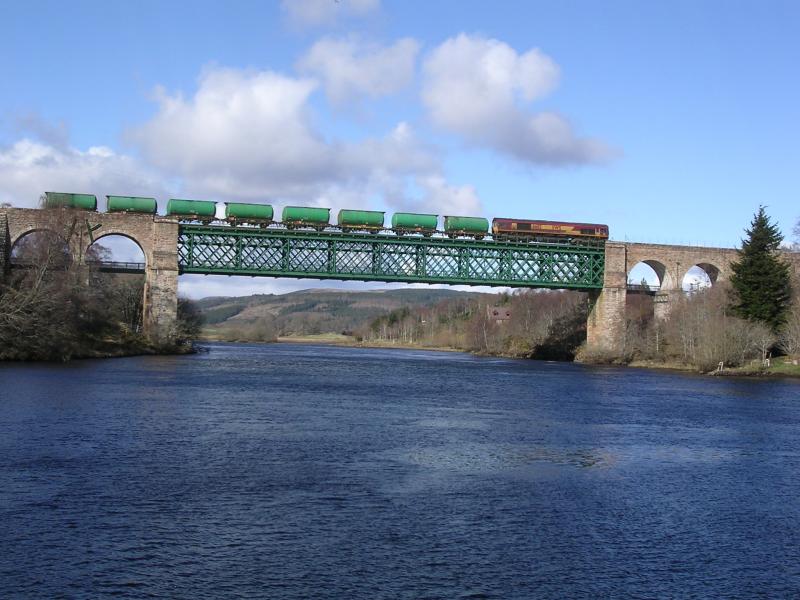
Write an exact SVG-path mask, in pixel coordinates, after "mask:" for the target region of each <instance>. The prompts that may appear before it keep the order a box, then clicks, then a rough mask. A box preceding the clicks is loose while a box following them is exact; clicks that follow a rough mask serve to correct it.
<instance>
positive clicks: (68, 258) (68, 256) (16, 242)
mask: <svg viewBox="0 0 800 600" xmlns="http://www.w3.org/2000/svg"><path fill="white" fill-rule="evenodd" d="M37 234H46V235H52V236H53V237H55V238H57V239H58V240H60V242H61V243H62V244H63V251H64V257H65V263H64V264H65V265H69V264H70V263H71V262H72V261H73V260H74V254H75V252H74V248H73V247H71V245H70V243H69V240H68V239H66V238H65V237H64V236H63V235H61V234H60V233H59V232H58V231H55V230H54V229H51V228H49V227H41V226H35V227H28V228H26V229H24V230H22V231H19V232H17V233H16V235H14V236H13V237H11V239H10V240H9V245H8V258H9V260H10V261H11V262H12V263H13V262H14V259H15V252H16V251H17V250H19V248H20V247H21V246H20V244H21V242H22V241H23V240H24V239H25V238H28V237H29V236H32V235H37Z"/></svg>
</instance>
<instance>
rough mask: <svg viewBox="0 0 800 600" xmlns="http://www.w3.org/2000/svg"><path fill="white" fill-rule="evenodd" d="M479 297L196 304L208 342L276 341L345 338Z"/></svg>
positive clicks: (423, 293) (351, 295)
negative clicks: (392, 318) (399, 314)
mask: <svg viewBox="0 0 800 600" xmlns="http://www.w3.org/2000/svg"><path fill="white" fill-rule="evenodd" d="M482 295H484V294H480V293H476V292H460V291H456V290H449V289H435V288H434V289H420V288H408V289H400V290H376V291H346V290H345V291H342V290H319V289H310V290H302V291H299V292H292V293H289V294H280V295H276V294H256V295H253V296H240V297H213V298H204V299H203V300H199V301H197V306H198V308H199V310H200V313H201V317H202V319H203V322H204V328H203V331H204V336H205V337H207V338H209V339H228V340H256V341H257V340H263V341H267V340H270V339H274V338H275V337H277V336H304V335H319V334H326V333H336V334H340V333H345V332H350V331H353V330H355V329H357V328H359V327H361V326H363V325H366V324H369V323H370V322H372V321H373V320H374V319H376V318H377V317H380V316H383V315H385V314H387V313H389V312H391V311H393V310H397V309H399V308H403V307H408V308H415V307H420V306H433V305H435V304H438V303H440V302H442V301H445V300H451V299H457V298H464V299H466V298H477V297H480V296H482Z"/></svg>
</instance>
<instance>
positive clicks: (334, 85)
mask: <svg viewBox="0 0 800 600" xmlns="http://www.w3.org/2000/svg"><path fill="white" fill-rule="evenodd" d="M418 52H419V44H418V43H417V42H416V41H415V40H413V39H411V38H403V39H401V40H398V41H397V42H395V43H394V44H393V45H391V46H386V47H382V46H379V45H377V44H368V43H363V42H360V41H358V40H356V39H355V38H349V39H331V38H324V39H322V40H319V41H318V42H316V43H315V44H314V45H313V46H312V47H311V48H310V50H309V51H308V52H307V53H306V54H305V56H303V58H301V59H300V61H299V62H298V65H297V66H298V69H299V70H300V71H301V72H302V73H309V74H313V75H316V76H318V77H320V78H321V79H322V81H323V83H324V86H325V92H326V94H327V95H328V97H329V98H330V99H331V101H332V102H334V103H336V104H343V103H345V102H346V101H348V100H351V99H353V98H355V97H358V96H360V95H362V94H363V95H366V96H370V97H373V98H374V97H378V96H385V95H389V94H393V93H396V92H398V91H400V90H402V89H403V88H405V87H406V86H408V85H409V84H410V83H411V81H412V80H413V78H414V63H415V60H416V56H417V53H418Z"/></svg>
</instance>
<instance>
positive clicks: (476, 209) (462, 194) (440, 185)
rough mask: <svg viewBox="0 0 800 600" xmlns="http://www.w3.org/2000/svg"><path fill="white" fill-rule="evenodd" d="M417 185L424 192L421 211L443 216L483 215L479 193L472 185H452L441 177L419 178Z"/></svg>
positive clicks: (420, 206)
mask: <svg viewBox="0 0 800 600" xmlns="http://www.w3.org/2000/svg"><path fill="white" fill-rule="evenodd" d="M416 183H417V185H418V186H419V187H420V189H421V190H422V191H423V200H422V202H421V203H420V205H419V207H418V208H419V209H420V210H425V212H430V211H434V212H438V213H439V214H441V215H462V216H463V215H466V216H470V215H480V214H481V202H480V199H479V198H478V193H477V192H476V191H475V188H474V187H473V186H471V185H451V184H449V183H448V182H447V180H446V179H445V178H444V177H442V176H441V175H428V176H425V177H419V178H417V181H416Z"/></svg>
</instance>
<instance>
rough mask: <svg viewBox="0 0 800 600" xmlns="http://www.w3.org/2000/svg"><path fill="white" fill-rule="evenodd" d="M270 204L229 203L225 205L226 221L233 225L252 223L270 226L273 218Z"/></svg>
mask: <svg viewBox="0 0 800 600" xmlns="http://www.w3.org/2000/svg"><path fill="white" fill-rule="evenodd" d="M273 214H274V213H273V210H272V206H270V205H269V204H246V203H244V202H228V203H227V204H226V205H225V219H226V220H228V221H230V222H231V223H251V224H258V225H269V224H270V223H272V217H273Z"/></svg>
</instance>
